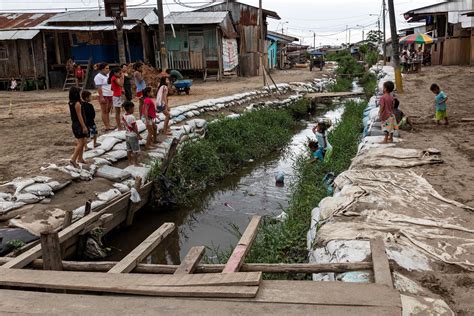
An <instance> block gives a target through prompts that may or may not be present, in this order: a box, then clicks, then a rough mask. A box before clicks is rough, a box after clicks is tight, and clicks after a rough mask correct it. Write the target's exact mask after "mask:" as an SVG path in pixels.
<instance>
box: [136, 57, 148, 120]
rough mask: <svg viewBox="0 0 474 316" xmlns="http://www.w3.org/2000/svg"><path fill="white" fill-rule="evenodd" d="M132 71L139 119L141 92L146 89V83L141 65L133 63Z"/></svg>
mask: <svg viewBox="0 0 474 316" xmlns="http://www.w3.org/2000/svg"><path fill="white" fill-rule="evenodd" d="M133 69H134V70H135V72H134V73H133V78H134V79H135V87H136V94H137V98H138V100H139V105H138V112H139V113H140V117H142V113H143V90H145V88H146V82H145V79H144V78H143V63H140V62H138V63H135V64H134V65H133Z"/></svg>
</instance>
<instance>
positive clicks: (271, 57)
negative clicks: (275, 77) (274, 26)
mask: <svg viewBox="0 0 474 316" xmlns="http://www.w3.org/2000/svg"><path fill="white" fill-rule="evenodd" d="M277 52H278V45H277V43H276V42H272V44H271V45H269V46H268V67H269V68H270V69H273V68H275V67H276V66H277Z"/></svg>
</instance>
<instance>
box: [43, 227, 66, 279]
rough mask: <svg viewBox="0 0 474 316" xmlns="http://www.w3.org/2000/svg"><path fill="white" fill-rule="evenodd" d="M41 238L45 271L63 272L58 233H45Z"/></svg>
mask: <svg viewBox="0 0 474 316" xmlns="http://www.w3.org/2000/svg"><path fill="white" fill-rule="evenodd" d="M40 238H41V249H42V250H43V269H44V270H56V271H61V270H62V269H63V265H62V258H61V245H60V244H59V237H58V233H57V232H54V231H45V232H42V233H41V237H40Z"/></svg>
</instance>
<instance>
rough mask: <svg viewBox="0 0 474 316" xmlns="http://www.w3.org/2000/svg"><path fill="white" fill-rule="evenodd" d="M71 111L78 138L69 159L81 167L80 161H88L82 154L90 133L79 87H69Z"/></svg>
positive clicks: (75, 135)
mask: <svg viewBox="0 0 474 316" xmlns="http://www.w3.org/2000/svg"><path fill="white" fill-rule="evenodd" d="M69 112H70V114H71V121H72V124H71V128H72V133H73V134H74V137H75V138H76V140H77V143H76V147H75V149H74V153H73V154H72V156H71V160H70V161H69V162H70V163H71V165H73V166H74V167H75V168H79V165H78V162H79V163H86V161H85V160H84V158H83V157H82V154H83V152H84V145H85V143H86V140H87V136H88V135H89V130H88V129H87V126H86V122H85V119H84V109H83V108H82V104H81V89H80V88H78V87H71V88H70V89H69Z"/></svg>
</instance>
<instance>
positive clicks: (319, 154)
mask: <svg viewBox="0 0 474 316" xmlns="http://www.w3.org/2000/svg"><path fill="white" fill-rule="evenodd" d="M325 155H326V150H325V149H324V148H318V150H317V151H316V152H315V153H314V156H315V157H316V158H318V159H319V160H321V161H323V160H324V156H325Z"/></svg>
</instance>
